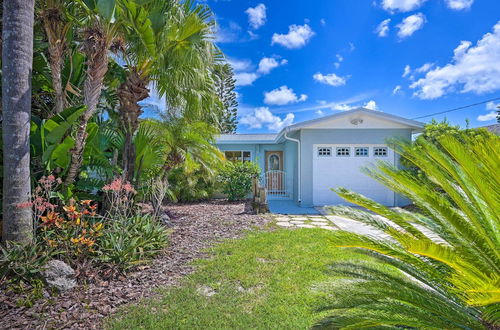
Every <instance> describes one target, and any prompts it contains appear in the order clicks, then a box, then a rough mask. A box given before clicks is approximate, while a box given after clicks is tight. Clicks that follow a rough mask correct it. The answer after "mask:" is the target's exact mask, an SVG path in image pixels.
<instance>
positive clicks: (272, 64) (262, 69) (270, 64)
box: [257, 57, 288, 74]
mask: <svg viewBox="0 0 500 330" xmlns="http://www.w3.org/2000/svg"><path fill="white" fill-rule="evenodd" d="M287 63H288V61H287V60H285V59H282V60H278V59H276V58H274V57H263V58H262V59H261V60H260V62H259V68H258V70H257V72H259V73H262V74H268V73H269V72H271V71H272V70H273V69H275V68H277V67H279V66H280V65H285V64H287Z"/></svg>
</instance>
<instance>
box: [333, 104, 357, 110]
mask: <svg viewBox="0 0 500 330" xmlns="http://www.w3.org/2000/svg"><path fill="white" fill-rule="evenodd" d="M354 108H356V107H354V106H351V105H348V104H345V103H340V104H334V105H333V106H332V110H338V111H348V110H352V109H354Z"/></svg>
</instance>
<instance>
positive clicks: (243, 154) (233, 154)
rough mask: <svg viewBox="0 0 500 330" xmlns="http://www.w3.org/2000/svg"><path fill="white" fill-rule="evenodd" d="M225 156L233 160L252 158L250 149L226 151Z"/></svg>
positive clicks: (242, 160) (240, 160) (239, 160)
mask: <svg viewBox="0 0 500 330" xmlns="http://www.w3.org/2000/svg"><path fill="white" fill-rule="evenodd" d="M224 156H226V159H227V160H229V161H231V162H249V161H251V160H252V159H251V154H250V151H224Z"/></svg>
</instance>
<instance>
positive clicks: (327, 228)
mask: <svg viewBox="0 0 500 330" xmlns="http://www.w3.org/2000/svg"><path fill="white" fill-rule="evenodd" d="M319 228H321V229H326V230H337V228H335V227H331V226H320V227H319Z"/></svg>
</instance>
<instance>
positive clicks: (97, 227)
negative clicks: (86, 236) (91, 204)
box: [92, 222, 103, 231]
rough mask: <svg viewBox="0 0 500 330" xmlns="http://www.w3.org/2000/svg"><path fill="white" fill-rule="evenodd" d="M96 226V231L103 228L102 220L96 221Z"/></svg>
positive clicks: (94, 226)
mask: <svg viewBox="0 0 500 330" xmlns="http://www.w3.org/2000/svg"><path fill="white" fill-rule="evenodd" d="M92 227H93V228H94V230H95V231H99V230H101V229H102V227H103V225H102V222H99V223H96V224H94V225H93V226H92Z"/></svg>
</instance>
